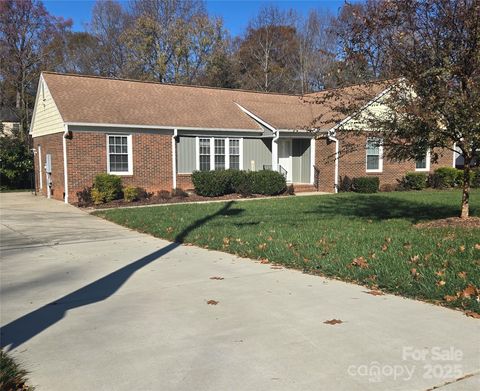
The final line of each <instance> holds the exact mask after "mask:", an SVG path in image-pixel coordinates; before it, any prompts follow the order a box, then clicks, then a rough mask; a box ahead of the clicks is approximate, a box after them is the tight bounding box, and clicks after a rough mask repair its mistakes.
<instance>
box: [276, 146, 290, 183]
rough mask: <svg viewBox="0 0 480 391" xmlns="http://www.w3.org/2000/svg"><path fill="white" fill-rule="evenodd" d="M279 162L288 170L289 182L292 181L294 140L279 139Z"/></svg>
mask: <svg viewBox="0 0 480 391" xmlns="http://www.w3.org/2000/svg"><path fill="white" fill-rule="evenodd" d="M278 164H280V165H281V166H282V167H283V168H284V169H285V170H286V171H287V182H292V140H291V139H285V140H281V139H280V140H278Z"/></svg>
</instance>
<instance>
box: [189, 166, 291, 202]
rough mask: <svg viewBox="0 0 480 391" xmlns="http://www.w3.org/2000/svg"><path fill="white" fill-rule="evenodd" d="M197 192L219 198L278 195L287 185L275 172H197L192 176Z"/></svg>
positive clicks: (280, 175) (281, 176)
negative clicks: (225, 196)
mask: <svg viewBox="0 0 480 391" xmlns="http://www.w3.org/2000/svg"><path fill="white" fill-rule="evenodd" d="M192 182H193V185H194V186H195V192H196V193H197V194H198V195H202V196H206V197H217V196H222V195H225V194H231V193H238V194H241V195H242V196H250V195H252V194H264V195H276V194H280V193H282V192H283V191H284V190H285V188H286V186H287V184H286V181H285V178H284V177H283V175H282V174H280V173H278V172H275V171H267V170H265V171H256V172H247V171H239V170H220V171H195V172H194V173H193V174H192Z"/></svg>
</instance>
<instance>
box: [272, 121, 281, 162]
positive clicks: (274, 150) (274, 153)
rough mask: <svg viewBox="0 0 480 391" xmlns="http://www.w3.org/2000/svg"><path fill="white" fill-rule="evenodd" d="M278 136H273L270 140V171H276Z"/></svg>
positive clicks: (277, 134)
mask: <svg viewBox="0 0 480 391" xmlns="http://www.w3.org/2000/svg"><path fill="white" fill-rule="evenodd" d="M279 136H280V134H279V133H278V130H277V133H276V134H275V137H274V138H273V139H272V170H273V171H278V137H279Z"/></svg>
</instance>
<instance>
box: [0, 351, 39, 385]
mask: <svg viewBox="0 0 480 391" xmlns="http://www.w3.org/2000/svg"><path fill="white" fill-rule="evenodd" d="M26 376H27V371H25V370H24V369H23V368H21V367H20V365H18V364H17V363H16V362H15V360H14V359H13V358H12V357H11V356H10V355H8V354H7V353H5V352H4V351H3V350H0V389H1V390H12V391H13V390H23V391H29V390H33V389H34V388H33V387H30V386H28V385H27V384H26V383H27V378H26Z"/></svg>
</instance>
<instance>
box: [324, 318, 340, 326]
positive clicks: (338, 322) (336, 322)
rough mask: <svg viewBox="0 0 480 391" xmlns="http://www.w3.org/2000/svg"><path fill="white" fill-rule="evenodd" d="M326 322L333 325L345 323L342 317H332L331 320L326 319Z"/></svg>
mask: <svg viewBox="0 0 480 391" xmlns="http://www.w3.org/2000/svg"><path fill="white" fill-rule="evenodd" d="M323 323H325V324H331V325H336V324H340V323H343V322H342V321H341V320H340V319H330V320H326V321H325V322H323Z"/></svg>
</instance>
